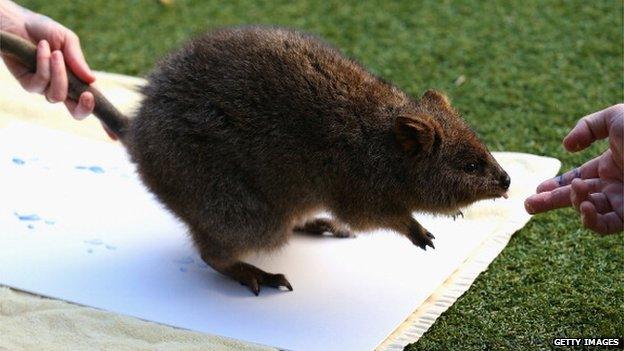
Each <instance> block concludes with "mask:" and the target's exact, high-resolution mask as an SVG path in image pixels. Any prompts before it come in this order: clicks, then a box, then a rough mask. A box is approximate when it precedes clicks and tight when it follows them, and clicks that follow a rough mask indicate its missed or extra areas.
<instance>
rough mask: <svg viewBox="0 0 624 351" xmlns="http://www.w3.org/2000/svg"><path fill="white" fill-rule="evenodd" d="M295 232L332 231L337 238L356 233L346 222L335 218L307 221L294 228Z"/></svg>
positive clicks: (318, 232) (316, 232) (320, 233)
mask: <svg viewBox="0 0 624 351" xmlns="http://www.w3.org/2000/svg"><path fill="white" fill-rule="evenodd" d="M293 231H295V232H301V233H307V234H312V235H323V234H324V233H331V234H332V235H333V236H335V237H336V238H354V237H355V234H353V232H351V230H350V229H349V227H348V226H347V225H346V224H342V223H340V222H338V221H337V220H334V219H329V218H315V219H312V220H310V221H307V222H305V223H304V224H303V225H300V226H296V227H294V228H293Z"/></svg>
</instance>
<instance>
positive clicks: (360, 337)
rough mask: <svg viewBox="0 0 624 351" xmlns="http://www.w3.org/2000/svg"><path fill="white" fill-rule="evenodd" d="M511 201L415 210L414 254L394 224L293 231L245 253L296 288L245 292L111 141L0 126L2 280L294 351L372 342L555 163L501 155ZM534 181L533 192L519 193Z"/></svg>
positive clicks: (519, 204)
mask: <svg viewBox="0 0 624 351" xmlns="http://www.w3.org/2000/svg"><path fill="white" fill-rule="evenodd" d="M505 155H506V154H504V153H501V154H497V155H495V156H496V157H497V158H498V159H499V160H500V161H501V163H502V165H503V167H504V168H505V169H506V170H507V171H508V172H509V173H510V175H511V179H512V187H511V189H510V199H508V200H502V199H500V200H497V201H496V202H492V201H488V202H482V203H479V204H476V205H475V206H473V207H471V208H470V209H468V210H467V211H464V212H465V218H458V219H457V220H456V221H453V219H451V218H445V217H438V218H434V217H431V216H423V215H417V216H416V217H417V218H418V219H419V220H420V221H421V223H422V224H423V225H424V226H425V227H427V228H428V229H429V230H430V231H431V232H433V233H434V235H435V236H436V240H435V245H436V250H428V251H426V252H425V251H422V250H421V249H419V248H418V247H415V246H413V245H412V244H411V243H410V242H409V240H407V239H406V238H404V237H401V236H399V235H396V234H394V233H391V232H385V231H378V232H375V233H372V235H368V234H360V235H359V236H358V237H357V238H356V239H336V238H331V237H309V236H303V235H295V236H293V238H292V240H291V241H290V243H289V244H288V245H287V246H285V247H284V248H283V249H281V250H279V251H278V252H275V253H273V254H271V255H259V256H257V257H250V258H249V260H248V261H249V262H250V263H253V264H255V265H257V266H258V267H260V268H262V269H264V270H266V271H269V272H274V273H284V274H285V275H286V276H287V277H288V279H289V281H290V282H291V283H292V285H293V287H294V291H293V292H287V291H278V290H275V289H272V288H268V287H263V289H262V291H261V293H260V296H257V297H256V296H254V295H253V294H251V293H250V292H249V290H248V289H247V288H246V287H244V286H241V285H239V283H237V282H234V281H231V280H230V279H228V278H226V277H223V276H221V275H220V274H218V273H216V272H214V271H213V270H212V269H210V268H209V267H207V266H206V265H205V264H204V263H203V262H202V261H201V259H199V257H198V254H197V252H196V251H195V250H194V248H193V245H192V243H191V241H190V239H189V237H188V236H187V234H186V229H185V227H184V225H183V224H181V223H180V222H179V221H177V220H176V219H175V218H173V216H172V215H170V214H169V213H168V212H167V211H166V210H165V209H163V206H162V205H160V204H159V203H157V202H156V201H155V200H154V198H153V196H152V195H151V194H149V193H148V192H147V191H146V190H145V188H144V187H143V185H142V184H141V183H140V181H139V180H138V179H137V177H136V175H135V173H134V168H133V166H132V165H131V164H129V162H128V161H127V158H126V154H125V151H124V150H123V149H122V148H121V147H118V146H114V145H110V144H106V143H101V142H96V141H91V140H86V139H81V138H78V137H75V136H71V135H68V134H64V133H60V132H53V131H49V130H46V129H42V128H39V127H34V126H30V125H21V124H20V125H14V126H11V127H9V128H5V129H3V130H0V174H1V176H0V177H1V180H2V181H1V182H0V284H4V285H8V286H11V287H14V288H18V289H22V290H26V291H30V292H34V293H37V294H41V295H45V296H50V297H55V298H59V299H63V300H67V301H71V302H76V303H80V304H84V305H88V306H93V307H97V308H101V309H105V310H110V311H115V312H118V313H122V314H127V315H131V316H136V317H139V318H143V319H147V320H151V321H155V322H159V323H163V324H168V325H172V326H177V327H181V328H187V329H191V330H197V331H201V332H206V333H210V334H217V335H223V336H228V337H232V338H236V339H241V340H247V341H252V342H256V343H262V344H267V345H274V346H279V347H283V348H287V349H293V350H367V349H372V348H374V347H375V346H376V345H378V344H379V343H380V342H381V341H382V340H383V339H384V338H385V337H387V336H388V334H390V333H391V332H392V331H393V330H394V329H395V328H396V327H397V325H398V324H400V323H401V322H402V321H403V320H404V319H405V318H406V316H408V315H409V314H410V313H411V312H412V311H413V310H414V309H415V308H416V307H418V306H419V305H420V304H421V303H422V302H423V301H424V300H425V299H426V298H427V297H428V296H429V295H430V294H431V293H432V292H433V291H434V290H435V289H436V287H438V286H439V285H440V284H441V283H442V282H443V281H444V280H445V279H446V278H447V277H448V276H449V275H450V274H451V273H452V272H453V271H454V270H455V269H456V267H458V266H459V265H460V264H461V263H462V262H463V261H464V260H465V259H466V257H468V256H469V255H470V253H471V252H472V251H473V250H474V249H475V248H476V247H478V245H479V244H480V243H481V242H482V240H483V239H484V238H485V237H487V236H488V235H489V234H490V233H491V232H492V231H493V230H494V229H495V228H497V227H498V226H501V225H505V223H507V222H509V221H510V220H511V221H518V220H526V219H527V218H528V215H524V216H510V215H509V214H510V213H518V211H523V210H522V200H523V198H524V196H525V195H526V194H525V193H527V192H530V191H532V190H533V189H534V188H535V186H536V185H537V183H539V181H540V180H541V179H543V178H547V177H550V176H553V175H554V174H555V173H556V172H557V170H558V168H559V162H558V161H557V160H554V159H548V158H542V157H537V156H532V155H526V158H525V160H526V161H525V162H513V163H509V162H508V163H506V162H505V161H506V160H509V159H510V158H509V157H505ZM527 189H529V190H527Z"/></svg>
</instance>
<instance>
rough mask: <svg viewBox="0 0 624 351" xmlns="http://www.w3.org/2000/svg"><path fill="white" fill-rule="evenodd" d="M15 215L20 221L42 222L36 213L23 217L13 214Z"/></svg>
mask: <svg viewBox="0 0 624 351" xmlns="http://www.w3.org/2000/svg"><path fill="white" fill-rule="evenodd" d="M13 214H15V215H16V216H17V218H18V219H19V220H20V221H40V220H41V218H40V217H39V216H37V215H36V214H34V213H33V214H27V215H21V214H19V213H17V212H13Z"/></svg>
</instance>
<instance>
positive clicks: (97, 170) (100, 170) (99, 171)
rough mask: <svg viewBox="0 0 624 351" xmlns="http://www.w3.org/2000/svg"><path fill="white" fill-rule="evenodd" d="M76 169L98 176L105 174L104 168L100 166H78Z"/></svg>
mask: <svg viewBox="0 0 624 351" xmlns="http://www.w3.org/2000/svg"><path fill="white" fill-rule="evenodd" d="M74 168H76V169H83V170H87V171H91V172H93V173H97V174H102V173H104V168H102V167H100V166H76V167H74Z"/></svg>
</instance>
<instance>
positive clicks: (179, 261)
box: [174, 256, 195, 264]
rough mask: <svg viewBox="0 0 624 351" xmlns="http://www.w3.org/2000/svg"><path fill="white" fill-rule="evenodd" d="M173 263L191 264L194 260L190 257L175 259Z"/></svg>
mask: <svg viewBox="0 0 624 351" xmlns="http://www.w3.org/2000/svg"><path fill="white" fill-rule="evenodd" d="M174 262H175V263H179V264H192V263H193V262H195V260H194V259H193V257H191V256H186V257H184V258H180V259H177V260H175V261H174Z"/></svg>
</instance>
